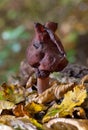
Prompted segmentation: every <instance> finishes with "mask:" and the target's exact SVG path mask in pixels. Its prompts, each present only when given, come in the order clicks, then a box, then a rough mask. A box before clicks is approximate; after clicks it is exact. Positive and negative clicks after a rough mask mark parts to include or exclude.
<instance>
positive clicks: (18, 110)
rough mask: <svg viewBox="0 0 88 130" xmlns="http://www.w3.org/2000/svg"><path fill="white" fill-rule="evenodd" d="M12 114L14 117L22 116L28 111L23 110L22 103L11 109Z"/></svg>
mask: <svg viewBox="0 0 88 130" xmlns="http://www.w3.org/2000/svg"><path fill="white" fill-rule="evenodd" d="M13 114H14V115H15V116H16V117H23V116H25V115H28V116H29V114H28V112H27V111H25V110H24V106H23V105H22V104H18V105H17V106H16V107H15V108H14V109H13Z"/></svg>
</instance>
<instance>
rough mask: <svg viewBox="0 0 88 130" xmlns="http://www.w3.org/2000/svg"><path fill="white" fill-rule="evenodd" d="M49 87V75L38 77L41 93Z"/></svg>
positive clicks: (39, 91) (38, 86)
mask: <svg viewBox="0 0 88 130" xmlns="http://www.w3.org/2000/svg"><path fill="white" fill-rule="evenodd" d="M48 88H49V77H46V78H37V90H38V93H39V94H40V93H42V92H43V91H45V90H46V89H48Z"/></svg>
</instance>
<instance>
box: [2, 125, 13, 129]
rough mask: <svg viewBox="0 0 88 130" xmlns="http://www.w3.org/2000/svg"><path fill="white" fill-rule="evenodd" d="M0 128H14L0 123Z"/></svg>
mask: <svg viewBox="0 0 88 130" xmlns="http://www.w3.org/2000/svg"><path fill="white" fill-rule="evenodd" d="M0 130H14V129H13V128H12V127H10V126H8V125H4V124H0Z"/></svg>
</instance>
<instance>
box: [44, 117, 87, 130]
mask: <svg viewBox="0 0 88 130" xmlns="http://www.w3.org/2000/svg"><path fill="white" fill-rule="evenodd" d="M61 123H62V125H60V124H61ZM65 124H67V126H65ZM45 125H46V128H48V129H47V130H65V129H66V130H88V120H82V119H79V120H78V119H66V118H55V119H52V120H50V121H49V122H48V123H46V124H45ZM56 125H57V126H59V127H58V129H54V128H57V126H56ZM63 126H65V127H64V129H63ZM72 126H73V127H72ZM59 128H60V129H59ZM71 128H72V129H71Z"/></svg>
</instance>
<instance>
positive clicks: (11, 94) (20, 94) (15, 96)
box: [0, 83, 25, 104]
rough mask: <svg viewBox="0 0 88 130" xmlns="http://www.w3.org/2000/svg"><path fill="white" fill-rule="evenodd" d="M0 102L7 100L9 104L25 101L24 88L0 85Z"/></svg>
mask: <svg viewBox="0 0 88 130" xmlns="http://www.w3.org/2000/svg"><path fill="white" fill-rule="evenodd" d="M0 93H1V94H0V100H8V101H11V102H14V103H15V104H16V103H19V102H21V101H23V100H24V99H25V97H24V88H23V87H21V86H17V85H12V84H11V85H8V84H6V83H4V84H2V86H1V91H0Z"/></svg>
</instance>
